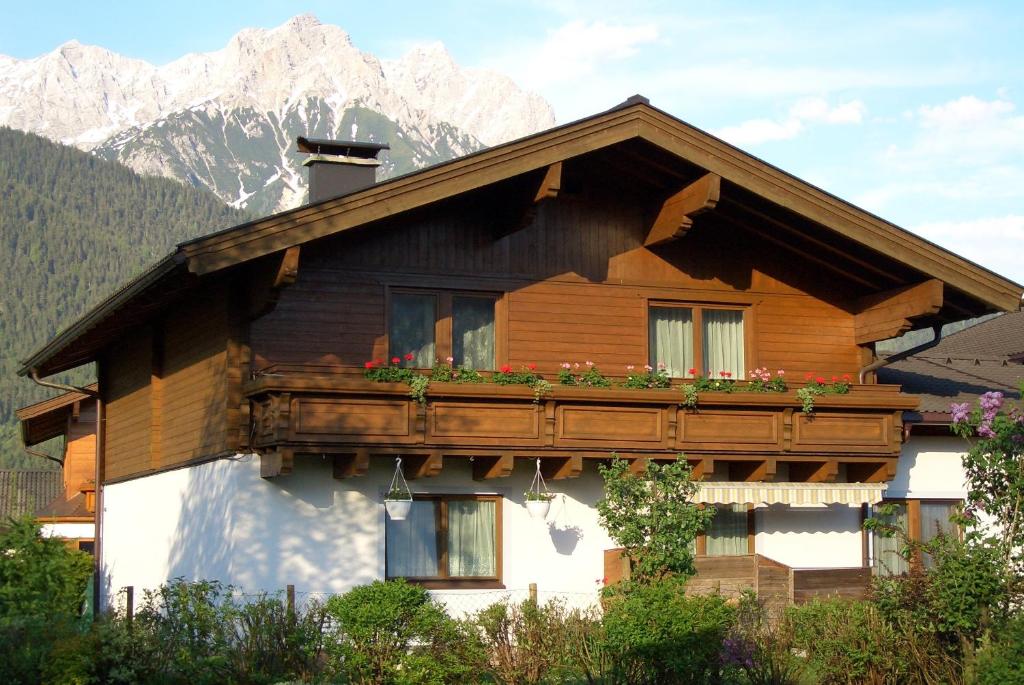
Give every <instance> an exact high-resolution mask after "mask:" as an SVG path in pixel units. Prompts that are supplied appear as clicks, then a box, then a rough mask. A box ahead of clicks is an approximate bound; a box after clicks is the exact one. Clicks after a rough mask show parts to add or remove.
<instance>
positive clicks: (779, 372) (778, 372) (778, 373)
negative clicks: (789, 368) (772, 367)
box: [775, 369, 786, 376]
mask: <svg viewBox="0 0 1024 685" xmlns="http://www.w3.org/2000/svg"><path fill="white" fill-rule="evenodd" d="M775 375H776V376H785V375H786V372H785V371H783V370H782V369H779V370H778V371H776V372H775Z"/></svg>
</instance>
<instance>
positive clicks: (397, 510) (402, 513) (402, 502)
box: [384, 499, 412, 521]
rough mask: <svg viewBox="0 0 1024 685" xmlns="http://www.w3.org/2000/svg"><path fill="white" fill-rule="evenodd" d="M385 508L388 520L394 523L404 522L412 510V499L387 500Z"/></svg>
mask: <svg viewBox="0 0 1024 685" xmlns="http://www.w3.org/2000/svg"><path fill="white" fill-rule="evenodd" d="M384 508H385V509H387V512H388V518H390V519H391V520H392V521H404V520H405V518H406V517H407V516H408V515H409V510H410V509H412V500H411V499H386V500H384Z"/></svg>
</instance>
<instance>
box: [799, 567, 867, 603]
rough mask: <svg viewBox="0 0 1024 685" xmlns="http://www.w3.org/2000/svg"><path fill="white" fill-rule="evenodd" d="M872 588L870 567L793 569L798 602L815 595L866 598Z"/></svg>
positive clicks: (807, 599)
mask: <svg viewBox="0 0 1024 685" xmlns="http://www.w3.org/2000/svg"><path fill="white" fill-rule="evenodd" d="M870 589H871V569H870V568H813V569H812V568H802V569H793V600H794V601H795V602H797V603H802V602H806V601H809V600H811V599H813V598H815V597H845V598H847V599H864V598H865V597H867V596H868V592H869V591H870Z"/></svg>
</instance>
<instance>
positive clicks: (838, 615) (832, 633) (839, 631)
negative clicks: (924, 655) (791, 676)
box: [788, 599, 913, 685]
mask: <svg viewBox="0 0 1024 685" xmlns="http://www.w3.org/2000/svg"><path fill="white" fill-rule="evenodd" d="M788 620H790V621H792V625H793V636H794V640H793V644H794V646H795V647H796V648H797V649H798V650H801V651H802V652H804V653H806V655H807V661H808V666H809V668H810V670H811V672H812V673H813V674H814V676H815V682H819V683H823V684H825V685H828V684H830V683H837V684H838V683H843V684H850V685H852V684H853V683H907V682H913V680H912V679H911V678H910V675H911V672H910V668H909V666H908V663H907V659H906V656H907V655H906V644H905V642H904V640H903V639H902V636H901V635H900V634H899V633H898V632H897V631H896V630H895V629H894V628H893V627H892V626H891V625H890V624H889V623H887V622H886V621H885V620H884V619H883V618H882V616H881V615H880V613H879V611H878V610H877V609H876V608H875V606H874V605H872V604H871V603H870V602H856V601H849V600H844V599H815V600H813V601H811V602H809V603H807V604H803V605H800V606H796V607H790V609H789V611H788Z"/></svg>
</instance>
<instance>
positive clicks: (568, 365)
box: [562, 362, 572, 369]
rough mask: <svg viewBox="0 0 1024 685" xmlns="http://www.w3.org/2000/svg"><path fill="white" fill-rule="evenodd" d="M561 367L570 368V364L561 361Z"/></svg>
mask: <svg viewBox="0 0 1024 685" xmlns="http://www.w3.org/2000/svg"><path fill="white" fill-rule="evenodd" d="M562 368H563V369H568V368H572V364H570V363H569V362H562Z"/></svg>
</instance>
